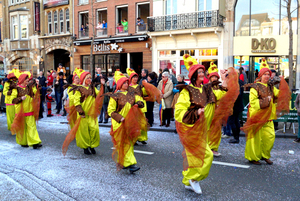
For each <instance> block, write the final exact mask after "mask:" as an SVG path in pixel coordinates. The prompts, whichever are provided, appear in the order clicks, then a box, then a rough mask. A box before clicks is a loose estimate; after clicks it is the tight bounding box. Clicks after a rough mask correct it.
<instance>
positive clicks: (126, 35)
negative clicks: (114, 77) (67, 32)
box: [74, 0, 153, 73]
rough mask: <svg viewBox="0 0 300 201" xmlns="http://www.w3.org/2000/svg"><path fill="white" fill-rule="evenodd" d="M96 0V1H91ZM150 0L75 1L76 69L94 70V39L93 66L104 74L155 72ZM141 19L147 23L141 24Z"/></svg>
mask: <svg viewBox="0 0 300 201" xmlns="http://www.w3.org/2000/svg"><path fill="white" fill-rule="evenodd" d="M91 1H92V2H91ZM152 9H153V8H152V4H150V0H148V1H145V0H107V1H103V0H102V1H101V0H98V1H97V0H96V1H93V0H75V1H74V31H75V34H76V40H75V41H74V45H75V46H74V67H80V68H83V69H85V70H90V69H91V68H90V52H91V49H90V48H91V42H92V37H93V36H94V44H93V46H92V51H93V60H94V64H93V67H101V68H102V72H103V73H109V72H114V71H115V69H118V68H119V69H121V71H122V72H125V70H126V68H127V67H131V68H133V69H135V70H136V71H137V72H138V73H139V72H140V71H141V69H142V68H146V69H149V70H152V66H151V65H152V56H151V50H150V47H151V40H150V39H149V38H148V35H147V29H148V28H147V17H148V16H150V15H151V13H152ZM138 17H140V18H141V19H142V20H143V21H144V23H141V24H140V25H137V18H138Z"/></svg>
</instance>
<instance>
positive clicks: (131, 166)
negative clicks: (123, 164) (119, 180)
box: [127, 165, 140, 174]
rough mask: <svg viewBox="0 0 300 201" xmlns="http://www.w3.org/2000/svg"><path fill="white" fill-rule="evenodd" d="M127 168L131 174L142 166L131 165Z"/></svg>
mask: <svg viewBox="0 0 300 201" xmlns="http://www.w3.org/2000/svg"><path fill="white" fill-rule="evenodd" d="M127 168H128V169H129V172H130V174H132V173H134V172H136V171H138V170H139V169H140V167H137V166H135V165H130V166H128V167H127Z"/></svg>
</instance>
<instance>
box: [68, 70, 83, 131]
mask: <svg viewBox="0 0 300 201" xmlns="http://www.w3.org/2000/svg"><path fill="white" fill-rule="evenodd" d="M78 71H80V69H79V68H75V70H74V72H73V77H72V81H73V84H72V85H65V86H66V87H68V97H69V98H68V101H67V103H66V105H65V109H66V111H67V112H68V116H67V120H68V122H69V125H70V128H71V129H72V128H73V127H74V125H75V122H76V120H77V111H76V109H75V105H74V95H75V90H72V88H73V87H76V86H78V85H79V84H80V78H79V77H78V75H77V73H78Z"/></svg>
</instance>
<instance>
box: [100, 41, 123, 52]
mask: <svg viewBox="0 0 300 201" xmlns="http://www.w3.org/2000/svg"><path fill="white" fill-rule="evenodd" d="M111 50H117V51H118V52H119V53H121V52H122V51H123V48H121V47H119V45H117V44H116V43H112V44H100V45H94V52H110V51H111Z"/></svg>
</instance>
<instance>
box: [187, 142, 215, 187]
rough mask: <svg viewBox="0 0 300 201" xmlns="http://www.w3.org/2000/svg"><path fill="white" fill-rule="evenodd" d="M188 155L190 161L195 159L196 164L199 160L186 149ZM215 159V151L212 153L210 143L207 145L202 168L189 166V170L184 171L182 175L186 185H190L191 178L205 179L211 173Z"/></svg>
mask: <svg viewBox="0 0 300 201" xmlns="http://www.w3.org/2000/svg"><path fill="white" fill-rule="evenodd" d="M186 156H187V160H188V162H189V161H193V163H194V164H195V161H196V160H199V159H197V158H195V157H193V156H192V155H191V154H190V153H188V152H187V151H186ZM213 159H214V156H213V153H212V151H211V149H210V147H209V146H208V145H206V150H205V158H204V164H203V166H202V167H201V168H188V169H187V170H184V171H182V175H183V179H182V183H183V184H184V185H186V186H189V185H190V183H189V180H190V179H192V180H196V181H200V180H204V179H205V178H206V177H207V176H208V174H209V170H210V167H211V165H212V161H213Z"/></svg>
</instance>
